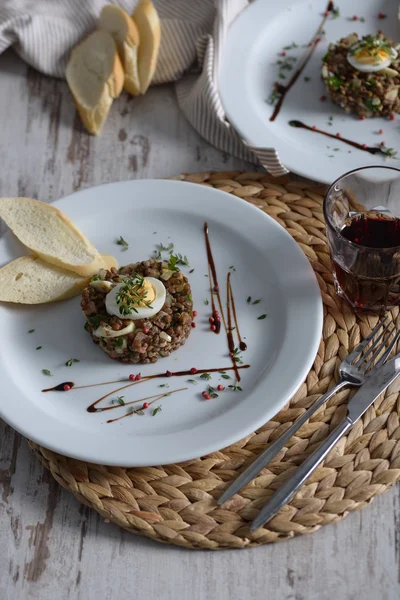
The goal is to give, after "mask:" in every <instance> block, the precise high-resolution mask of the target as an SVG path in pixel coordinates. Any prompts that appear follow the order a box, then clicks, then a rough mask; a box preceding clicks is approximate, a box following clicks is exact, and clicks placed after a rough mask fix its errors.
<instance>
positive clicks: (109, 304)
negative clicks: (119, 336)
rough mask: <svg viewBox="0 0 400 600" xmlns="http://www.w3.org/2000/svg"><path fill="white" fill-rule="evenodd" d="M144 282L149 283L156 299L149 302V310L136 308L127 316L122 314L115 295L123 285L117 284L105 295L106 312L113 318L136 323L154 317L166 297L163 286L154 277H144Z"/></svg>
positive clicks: (144, 307) (141, 307)
mask: <svg viewBox="0 0 400 600" xmlns="http://www.w3.org/2000/svg"><path fill="white" fill-rule="evenodd" d="M146 281H148V282H149V283H150V285H151V286H152V288H153V290H154V292H155V295H156V297H155V298H154V300H153V301H152V302H151V308H150V307H148V306H136V307H135V308H136V310H137V312H135V311H133V310H132V311H131V312H130V313H129V314H128V315H125V314H122V313H121V312H120V310H119V305H118V304H117V294H118V292H119V290H120V289H121V287H122V286H123V285H124V283H123V282H122V283H117V285H116V286H115V287H113V289H112V290H111V291H110V292H109V293H108V294H107V296H106V310H107V312H108V314H109V315H114V316H115V317H120V318H121V319H131V320H132V321H137V320H138V319H149V318H150V317H153V316H154V315H156V314H157V313H158V312H160V310H161V309H162V307H163V306H164V303H165V297H166V294H167V292H166V289H165V287H164V284H163V283H162V282H161V281H160V280H159V279H156V278H155V277H146Z"/></svg>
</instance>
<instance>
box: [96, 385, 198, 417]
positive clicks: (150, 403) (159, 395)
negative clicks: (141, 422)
mask: <svg viewBox="0 0 400 600" xmlns="http://www.w3.org/2000/svg"><path fill="white" fill-rule="evenodd" d="M187 389H188V388H187V387H186V388H180V389H179V390H172V391H171V392H164V393H163V394H155V395H154V396H148V397H147V398H141V399H140V400H133V401H132V402H125V404H124V406H127V405H128V404H137V403H139V402H140V403H143V402H146V401H147V400H151V402H148V405H149V406H151V405H152V404H154V402H157V401H158V400H161V398H165V396H171V395H172V394H176V393H177V392H183V391H184V390H187ZM152 398H154V400H152ZM113 408H121V405H113V406H106V407H105V408H99V409H98V410H97V411H96V412H103V411H105V410H112V409H113ZM139 410H140V409H139ZM133 414H134V412H130V411H128V412H127V413H125V414H124V415H122V416H121V417H117V418H116V419H109V420H108V421H107V423H115V421H120V420H121V419H125V417H130V416H131V415H133Z"/></svg>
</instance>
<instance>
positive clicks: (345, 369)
mask: <svg viewBox="0 0 400 600" xmlns="http://www.w3.org/2000/svg"><path fill="white" fill-rule="evenodd" d="M386 320H387V317H385V318H384V319H382V321H380V322H379V323H378V325H377V326H376V327H375V328H374V329H373V330H372V331H371V333H370V334H369V335H368V336H367V337H366V338H365V339H364V340H363V341H362V342H361V343H360V344H358V346H356V348H354V350H353V352H351V353H350V354H349V355H348V356H347V357H346V358H345V359H344V360H343V361H342V363H341V364H340V367H339V382H338V383H337V384H336V385H335V387H333V388H332V389H330V390H329V391H328V392H327V393H326V394H323V395H322V396H321V397H320V398H318V400H316V402H314V404H312V405H311V406H310V408H308V409H307V410H306V412H305V413H303V414H302V415H300V417H298V419H297V420H296V421H295V422H294V423H293V425H292V426H291V427H289V429H287V430H286V431H285V433H283V434H282V435H281V436H280V437H279V438H278V439H277V440H275V442H273V443H272V444H271V445H270V446H269V447H268V448H267V449H266V450H265V451H264V452H263V453H262V454H260V456H259V457H258V458H256V460H255V461H254V462H252V463H251V465H250V466H249V467H247V469H246V470H245V471H243V473H241V474H240V475H239V477H238V478H237V479H235V481H234V482H233V483H232V484H231V485H230V486H229V487H228V488H227V489H226V490H225V491H224V492H223V493H222V495H221V496H220V497H219V498H218V500H217V503H218V504H222V503H223V502H226V501H227V500H229V499H230V498H232V496H234V495H235V494H237V492H239V491H240V490H241V489H242V488H243V487H244V486H245V485H247V484H248V483H250V481H251V480H252V479H254V478H255V477H256V475H258V473H259V472H260V471H261V470H262V469H263V468H264V467H265V466H267V464H268V463H270V462H271V460H272V459H273V458H274V457H275V456H276V455H277V454H278V452H279V451H280V450H281V449H282V448H283V447H284V446H285V445H286V443H287V442H288V441H289V440H290V438H291V437H292V436H293V435H294V434H295V433H296V431H297V430H298V429H300V427H301V426H302V425H304V423H305V422H306V421H308V419H309V418H310V417H311V415H313V414H314V413H315V412H316V411H317V410H318V409H319V408H320V407H321V406H322V405H323V404H325V402H327V400H329V398H331V397H332V396H333V395H334V394H336V392H338V391H339V390H341V389H342V388H344V387H346V386H349V385H351V386H355V387H359V386H360V385H362V384H363V383H364V382H365V380H366V379H367V377H368V376H369V375H370V373H371V372H372V370H373V369H371V367H372V365H373V363H374V360H375V359H376V358H377V357H378V356H379V354H380V352H382V350H383V348H384V347H385V345H386V343H387V340H388V338H389V337H390V336H391V335H392V334H393V333H394V332H395V331H396V327H395V326H394V325H393V324H391V323H388V324H387V325H386V326H385V327H383V325H384V323H385V321H386ZM391 325H392V327H391V329H389V328H390V326H391ZM381 329H382V331H380V330H381ZM379 331H380V333H379V336H378V337H377V338H376V340H375V341H374V342H373V343H372V344H371V346H370V347H369V348H368V349H367V346H368V344H369V342H370V341H371V340H372V338H373V337H374V336H375V335H376V334H377V333H378V332H379ZM386 334H387V335H386ZM399 337H400V331H398V332H397V333H396V335H395V337H394V338H393V340H392V341H391V342H390V344H389V346H388V347H387V349H386V350H385V352H384V354H383V355H382V356H381V358H380V359H379V361H378V362H377V364H376V365H375V366H374V369H378V368H379V367H381V366H382V365H383V364H384V363H385V362H386V361H387V359H388V358H389V355H390V353H391V351H392V349H393V347H394V345H395V344H396V342H397V340H398V339H399ZM382 338H383V339H382ZM381 340H382V342H381V343H380V344H379V342H380V341H381ZM378 344H379V345H378ZM364 351H365V352H364ZM371 353H372V356H370V354H371ZM368 357H369V358H368ZM367 359H368V360H367Z"/></svg>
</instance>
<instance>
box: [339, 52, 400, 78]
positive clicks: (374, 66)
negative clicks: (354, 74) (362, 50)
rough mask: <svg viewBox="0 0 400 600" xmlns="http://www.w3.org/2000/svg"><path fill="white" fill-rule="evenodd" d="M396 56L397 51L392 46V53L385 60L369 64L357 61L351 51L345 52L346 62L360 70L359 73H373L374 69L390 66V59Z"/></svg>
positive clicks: (380, 69) (378, 69)
mask: <svg viewBox="0 0 400 600" xmlns="http://www.w3.org/2000/svg"><path fill="white" fill-rule="evenodd" d="M353 52H354V50H353ZM396 58H397V52H396V50H394V48H392V55H391V56H390V57H389V58H387V59H386V60H382V61H380V62H378V63H376V64H370V65H367V64H363V63H360V62H358V60H357V58H356V56H355V55H354V54H353V53H352V52H349V53H348V54H347V60H348V62H349V63H350V64H351V66H352V67H354V68H355V69H357V71H360V72H361V73H375V72H376V71H382V69H387V67H390V65H391V63H392V61H393V60H395V59H396Z"/></svg>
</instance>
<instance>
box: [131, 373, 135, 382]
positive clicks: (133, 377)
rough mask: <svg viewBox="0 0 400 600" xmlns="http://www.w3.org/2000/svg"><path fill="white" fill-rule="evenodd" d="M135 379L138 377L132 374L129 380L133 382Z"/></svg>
mask: <svg viewBox="0 0 400 600" xmlns="http://www.w3.org/2000/svg"><path fill="white" fill-rule="evenodd" d="M135 378H136V375H134V374H133V373H131V374H130V375H129V379H130V380H131V381H135Z"/></svg>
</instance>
